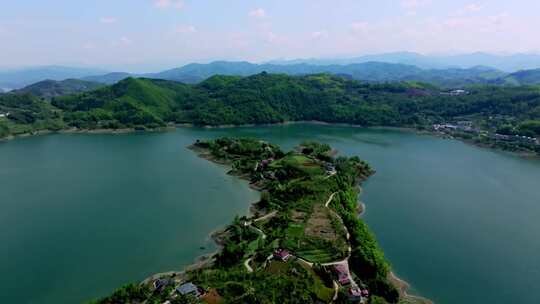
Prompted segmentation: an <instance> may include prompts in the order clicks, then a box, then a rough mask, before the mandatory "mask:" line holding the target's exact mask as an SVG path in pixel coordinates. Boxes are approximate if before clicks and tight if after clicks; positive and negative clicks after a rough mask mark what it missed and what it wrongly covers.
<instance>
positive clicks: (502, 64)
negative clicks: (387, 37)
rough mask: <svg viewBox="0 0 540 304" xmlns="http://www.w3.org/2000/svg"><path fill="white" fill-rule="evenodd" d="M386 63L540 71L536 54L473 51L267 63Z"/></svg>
mask: <svg viewBox="0 0 540 304" xmlns="http://www.w3.org/2000/svg"><path fill="white" fill-rule="evenodd" d="M371 61H377V62H386V63H401V64H408V65H414V66H417V67H420V68H424V69H447V68H462V69H467V68H472V67H474V66H478V65H481V66H489V67H492V68H494V69H498V70H501V71H504V72H507V73H513V72H517V71H519V70H529V69H537V68H540V55H538V54H511V55H496V54H490V53H483V52H476V53H470V54H460V55H423V54H419V53H414V52H394V53H383V54H374V55H365V56H359V57H352V58H343V59H335V58H331V59H296V60H274V61H270V62H269V63H272V64H278V65H285V64H299V63H306V64H312V65H332V64H340V65H346V64H352V63H364V62H371Z"/></svg>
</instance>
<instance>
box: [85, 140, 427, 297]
mask: <svg viewBox="0 0 540 304" xmlns="http://www.w3.org/2000/svg"><path fill="white" fill-rule="evenodd" d="M190 148H191V149H192V150H193V151H195V152H196V153H198V155H199V156H200V157H203V158H205V159H208V160H209V161H213V162H216V163H219V164H223V165H227V166H229V167H230V168H231V169H230V171H229V173H230V174H232V175H235V176H238V177H239V178H242V179H246V180H248V181H249V182H250V185H251V186H252V187H253V188H255V189H257V190H259V191H260V192H261V198H260V200H259V201H258V202H257V203H255V204H254V205H253V206H252V208H251V212H250V213H251V214H250V215H249V216H242V217H238V216H237V217H236V218H234V220H233V221H232V223H231V224H230V225H228V226H227V227H226V228H225V229H223V230H221V231H218V232H215V233H214V234H213V238H214V240H215V241H216V242H217V243H218V244H219V246H220V249H219V250H218V251H217V252H216V253H214V254H212V255H210V256H208V257H206V258H204V259H202V260H200V261H199V262H198V263H196V264H195V265H192V266H190V267H188V268H186V269H185V270H184V271H181V272H170V273H164V274H157V275H154V276H152V277H150V278H148V279H146V280H144V281H143V282H142V283H140V284H137V285H135V284H130V285H127V286H124V287H122V288H121V289H119V290H117V291H115V292H114V293H113V294H112V295H110V296H108V297H106V298H103V299H101V300H98V301H95V302H94V303H100V304H107V303H170V304H177V303H431V302H430V301H429V300H426V299H423V298H420V297H415V296H410V295H408V294H407V293H406V286H405V285H406V283H404V282H403V281H401V280H399V279H398V278H397V277H395V276H394V275H393V274H392V272H391V269H390V265H389V263H388V262H387V261H386V259H385V257H384V254H383V251H382V250H381V248H380V247H379V245H378V244H377V241H376V239H375V237H374V235H373V233H372V232H371V231H370V230H369V228H368V227H367V225H366V224H365V223H364V222H363V221H362V220H361V219H360V217H359V213H360V212H361V210H360V208H361V207H360V205H359V204H358V195H359V193H360V191H361V190H360V184H361V183H362V182H363V181H365V180H366V179H367V178H368V177H370V176H371V175H372V174H374V173H375V171H374V170H373V169H372V168H371V167H370V166H369V164H368V163H366V162H365V161H362V160H361V159H360V158H358V157H356V156H354V157H345V156H337V155H336V151H334V150H332V148H331V147H330V146H329V145H326V144H321V143H317V142H309V141H308V142H303V143H301V144H300V145H299V146H298V147H297V148H295V149H294V150H292V151H290V152H284V151H282V150H281V148H280V147H278V146H277V145H274V144H271V143H268V142H265V141H262V140H258V139H248V138H227V137H224V138H218V139H215V140H205V141H199V140H198V141H197V142H196V143H194V144H193V145H192V146H191V147H190Z"/></svg>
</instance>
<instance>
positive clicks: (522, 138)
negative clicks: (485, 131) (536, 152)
mask: <svg viewBox="0 0 540 304" xmlns="http://www.w3.org/2000/svg"><path fill="white" fill-rule="evenodd" d="M491 137H492V138H493V139H496V140H502V141H508V142H521V143H527V144H535V145H540V140H539V139H538V138H535V137H529V136H520V135H505V134H497V133H495V134H494V135H492V136H491Z"/></svg>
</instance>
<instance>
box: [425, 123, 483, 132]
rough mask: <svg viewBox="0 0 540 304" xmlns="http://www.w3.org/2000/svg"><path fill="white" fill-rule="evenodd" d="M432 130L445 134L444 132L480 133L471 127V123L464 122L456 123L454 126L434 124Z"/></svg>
mask: <svg viewBox="0 0 540 304" xmlns="http://www.w3.org/2000/svg"><path fill="white" fill-rule="evenodd" d="M433 129H434V130H435V131H437V132H446V131H463V132H468V133H480V132H481V131H480V130H479V129H477V128H475V127H474V126H473V122H472V121H468V120H464V121H458V122H457V123H456V124H451V123H443V124H434V125H433Z"/></svg>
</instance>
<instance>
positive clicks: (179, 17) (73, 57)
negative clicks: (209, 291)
mask: <svg viewBox="0 0 540 304" xmlns="http://www.w3.org/2000/svg"><path fill="white" fill-rule="evenodd" d="M3 2H4V3H2V9H1V10H0V66H29V65H46V64H64V65H66V64H71V65H90V66H103V67H132V68H133V69H139V70H151V69H155V68H158V67H166V66H168V67H170V66H178V65H182V64H185V63H188V62H193V61H197V62H207V61H211V60H217V59H227V60H249V61H265V60H271V59H278V58H281V59H284V58H289V59H291V58H313V57H347V56H356V55H361V54H368V53H382V52H393V51H415V52H421V53H439V54H448V53H464V52H475V51H485V52H498V53H500V52H508V53H513V52H535V53H537V52H539V50H540V38H538V33H537V29H538V28H540V18H539V17H538V12H539V11H540V1H538V0H512V1H507V0H504V1H503V0H489V1H488V0H484V1H466V0H452V1H450V0H377V1H369V0H288V1H287V0H273V1H269V0H267V1H262V0H249V1H248V0H182V1H180V0H93V1H79V0H70V1H68V0H47V1H43V0H24V1H7V0H6V1H3Z"/></svg>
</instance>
